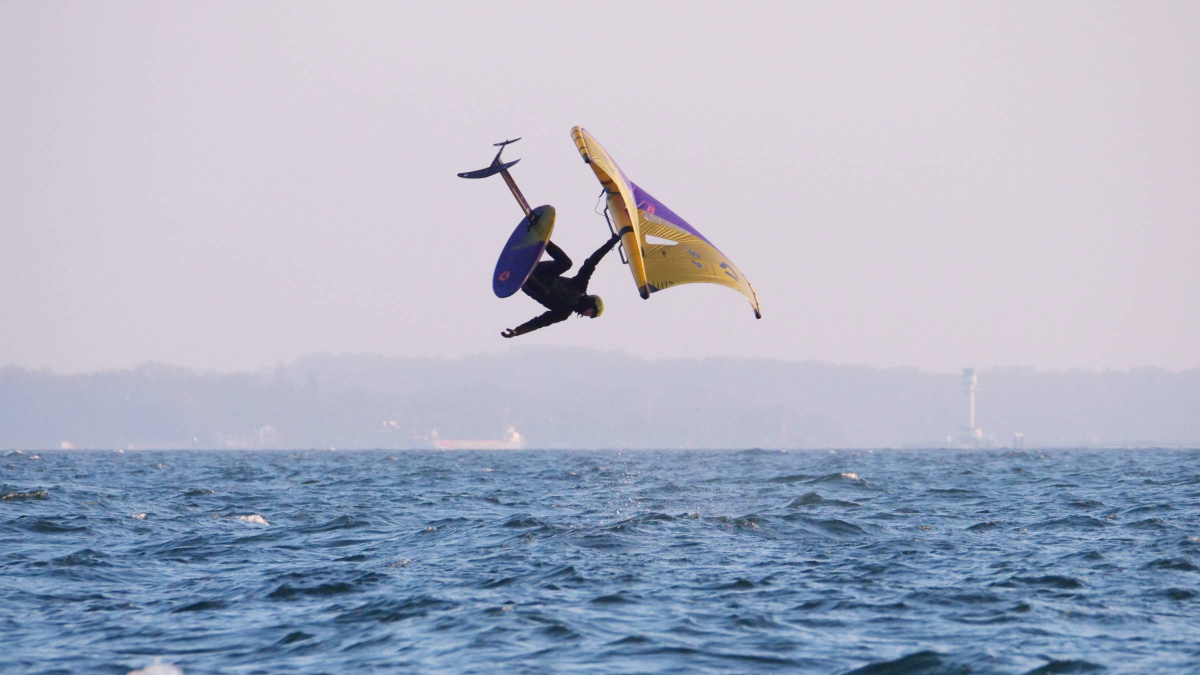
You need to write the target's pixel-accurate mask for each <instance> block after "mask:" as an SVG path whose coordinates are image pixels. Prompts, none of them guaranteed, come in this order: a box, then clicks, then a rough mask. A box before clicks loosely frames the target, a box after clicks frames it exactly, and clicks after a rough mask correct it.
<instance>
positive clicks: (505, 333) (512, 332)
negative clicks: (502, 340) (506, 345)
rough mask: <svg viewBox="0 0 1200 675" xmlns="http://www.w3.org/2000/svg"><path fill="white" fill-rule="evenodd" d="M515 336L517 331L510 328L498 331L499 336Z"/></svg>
mask: <svg viewBox="0 0 1200 675" xmlns="http://www.w3.org/2000/svg"><path fill="white" fill-rule="evenodd" d="M516 336H517V331H515V330H513V329H511V328H505V329H504V331H503V332H501V333H500V337H506V338H510V337H516Z"/></svg>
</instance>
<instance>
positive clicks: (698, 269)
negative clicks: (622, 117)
mask: <svg viewBox="0 0 1200 675" xmlns="http://www.w3.org/2000/svg"><path fill="white" fill-rule="evenodd" d="M571 138H572V139H573V140H574V141H575V147H576V148H578V149H579V154H580V155H582V156H583V161H584V162H586V163H587V164H588V165H589V166H591V167H592V171H593V172H595V174H596V178H598V179H599V180H600V184H601V185H602V186H604V191H605V193H606V196H607V198H608V209H609V213H611V214H612V218H613V220H614V221H615V223H614V224H615V226H616V228H617V232H618V233H620V234H621V244H622V246H623V248H624V249H625V252H626V253H627V254H628V256H629V271H630V272H632V273H633V282H634V283H635V284H637V288H638V293H640V294H641V296H642V297H643V298H648V297H650V294H651V293H655V292H657V291H661V290H664V289H667V288H670V287H672V286H678V285H680V284H693V283H709V284H719V285H721V286H728V287H730V288H732V289H734V290H735V291H737V292H739V293H741V294H742V295H744V296H746V299H747V300H749V301H750V306H751V307H752V308H753V309H754V317H755V318H758V319H761V318H762V312H761V311H760V309H759V305H758V296H757V295H755V293H754V287H753V286H751V285H750V282H749V281H748V280H747V279H746V277H745V276H744V275H743V274H742V272H741V270H739V269H738V268H737V265H734V264H733V261H731V260H730V259H729V258H726V257H725V254H723V253H721V252H720V251H719V250H717V247H716V246H713V244H712V242H710V241H709V240H708V239H707V238H706V237H705V236H704V235H702V234H700V232H699V231H697V230H696V228H694V227H692V226H691V225H688V224H687V221H685V220H684V219H683V218H680V217H679V216H678V215H676V214H675V212H674V211H672V210H671V209H668V208H667V207H666V206H663V204H662V202H660V201H658V200H657V199H655V198H654V197H652V196H650V193H649V192H646V191H645V190H643V189H641V188H640V187H638V186H637V185H636V184H634V182H633V181H631V180H629V179H628V178H626V177H625V173H624V172H623V171H621V169H620V167H618V166H617V163H616V162H614V161H613V159H612V157H611V156H610V155H609V154H608V153H607V152H605V150H604V148H603V147H601V146H600V144H599V143H597V142H596V139H595V138H593V137H592V135H591V134H589V133H588V132H587V130H586V129H584V128H583V127H575V128H574V129H571ZM647 237H650V238H652V239H651V240H648V239H647Z"/></svg>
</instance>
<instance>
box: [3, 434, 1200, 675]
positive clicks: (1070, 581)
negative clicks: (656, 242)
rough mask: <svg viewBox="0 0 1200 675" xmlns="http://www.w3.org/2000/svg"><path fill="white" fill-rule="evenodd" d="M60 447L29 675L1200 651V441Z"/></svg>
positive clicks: (15, 513)
mask: <svg viewBox="0 0 1200 675" xmlns="http://www.w3.org/2000/svg"><path fill="white" fill-rule="evenodd" d="M32 454H33V453H26V454H15V453H13V454H8V455H7V456H5V457H4V458H3V462H2V463H0V494H3V495H7V496H6V497H5V498H4V500H3V501H0V564H2V566H3V567H2V569H3V574H2V575H0V644H2V645H3V647H2V649H0V670H2V671H3V672H5V673H8V672H31V673H42V672H45V673H51V672H53V673H82V672H90V673H119V674H122V675H123V674H124V673H126V672H128V671H130V670H131V669H134V668H142V667H145V666H147V665H148V664H150V663H152V661H153V658H154V657H155V656H162V657H163V661H164V662H165V663H173V664H175V666H176V667H178V668H180V669H182V671H183V672H184V673H186V674H187V675H194V674H197V673H218V672H219V673H278V672H295V673H309V672H311V673H317V672H326V673H349V672H355V673H369V672H481V673H483V672H517V673H520V672H530V673H533V672H574V673H592V672H620V673H627V672H688V673H704V672H712V673H729V672H771V673H774V672H813V673H846V672H859V673H901V672H904V673H993V672H995V673H1028V672H1036V673H1076V672H1091V671H1092V670H1100V669H1107V671H1108V672H1130V673H1133V672H1137V673H1144V672H1198V671H1200V618H1198V617H1200V567H1198V565H1200V451H1054V452H1049V451H1047V452H1016V453H1012V452H999V451H994V452H949V451H929V452H915V451H913V452H908V451H904V452H901V451H876V452H838V453H831V452H827V451H826V452H792V453H776V452H763V451H748V452H661V453H654V452H635V453H629V452H624V453H620V452H592V453H582V452H574V453H560V452H511V453H500V452H497V453H488V452H466V453H395V454H393V456H389V455H388V453H386V452H304V453H298V454H297V453H293V454H289V453H286V452H257V453H256V452H128V453H124V454H116V453H111V452H45V453H41V454H40V456H39V457H37V458H34V457H33V456H32ZM856 669H860V670H856Z"/></svg>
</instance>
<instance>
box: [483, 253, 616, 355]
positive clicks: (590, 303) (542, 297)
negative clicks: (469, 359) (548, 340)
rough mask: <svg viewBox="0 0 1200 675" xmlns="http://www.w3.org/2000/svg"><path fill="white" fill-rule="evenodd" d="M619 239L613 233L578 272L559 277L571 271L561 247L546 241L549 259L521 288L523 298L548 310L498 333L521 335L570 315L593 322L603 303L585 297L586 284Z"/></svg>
mask: <svg viewBox="0 0 1200 675" xmlns="http://www.w3.org/2000/svg"><path fill="white" fill-rule="evenodd" d="M620 240H621V237H620V236H619V235H617V234H614V235H613V236H612V238H610V239H609V240H608V241H607V242H605V243H604V245H603V246H601V247H600V248H598V249H596V252H595V253H593V254H592V255H591V256H589V257H588V259H587V260H585V261H584V263H583V266H582V267H580V268H579V273H577V274H576V275H575V276H573V277H564V276H563V273H565V272H566V271H567V270H569V269H571V264H572V263H571V259H570V258H569V257H567V254H566V253H565V252H564V251H563V250H562V249H561V248H559V247H558V246H555V245H554V242H549V243H548V244H547V245H546V253H549V254H550V257H551V260H543V261H541V262H539V263H538V264H537V267H534V268H533V273H532V274H530V275H529V279H528V280H527V281H526V282H525V285H524V286H522V287H521V290H522V291H524V292H525V295H528V296H529V297H531V298H533V299H534V300H537V301H538V302H539V303H541V304H542V305H543V306H545V307H546V309H547V310H548V311H546V312H543V313H542V314H540V315H538V316H536V317H534V318H532V319H530V320H529V321H526V322H525V323H523V324H521V325H520V326H517V327H516V328H509V329H507V330H505V331H504V332H502V333H500V334H501V335H503V336H504V337H506V338H511V337H516V336H518V335H524V334H525V333H528V332H530V331H535V330H537V329H539V328H545V327H546V326H549V325H550V324H553V323H558V322H559V321H566V320H567V319H568V318H570V316H571V313H572V312H575V313H578V314H579V315H580V316H587V317H591V318H593V319H594V318H596V317H598V316H600V315H601V314H602V313H604V302H603V301H601V300H600V296H598V295H588V294H587V287H588V281H589V280H591V278H592V273H593V272H595V271H596V265H598V264H599V263H600V260H601V259H602V258H604V256H605V254H607V253H608V252H609V251H611V250H612V249H613V247H614V246H616V245H617V242H619V241H620Z"/></svg>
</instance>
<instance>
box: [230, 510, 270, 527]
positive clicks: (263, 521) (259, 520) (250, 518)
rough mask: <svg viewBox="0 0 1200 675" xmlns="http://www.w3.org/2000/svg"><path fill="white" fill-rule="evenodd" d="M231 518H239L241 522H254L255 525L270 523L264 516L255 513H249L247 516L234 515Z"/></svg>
mask: <svg viewBox="0 0 1200 675" xmlns="http://www.w3.org/2000/svg"><path fill="white" fill-rule="evenodd" d="M233 519H234V520H240V521H242V522H243V523H254V524H255V525H270V523H268V522H267V519H266V518H263V517H262V516H260V515H258V514H257V513H251V514H250V515H248V516H234V517H233Z"/></svg>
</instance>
